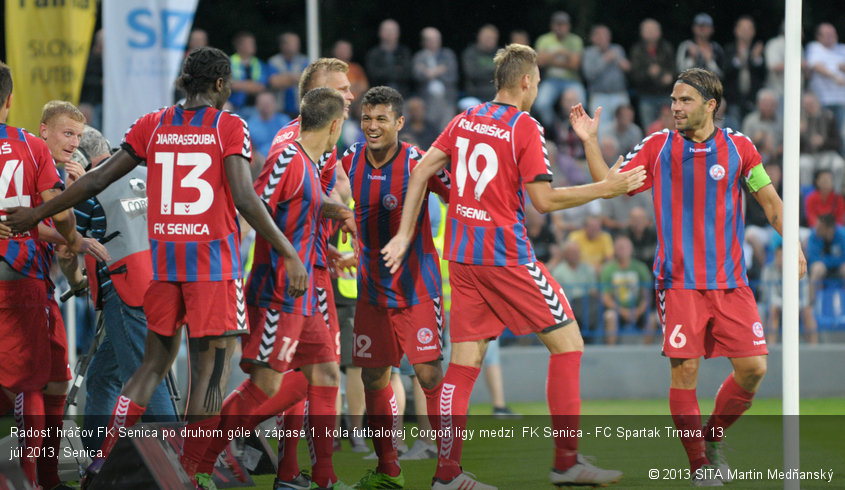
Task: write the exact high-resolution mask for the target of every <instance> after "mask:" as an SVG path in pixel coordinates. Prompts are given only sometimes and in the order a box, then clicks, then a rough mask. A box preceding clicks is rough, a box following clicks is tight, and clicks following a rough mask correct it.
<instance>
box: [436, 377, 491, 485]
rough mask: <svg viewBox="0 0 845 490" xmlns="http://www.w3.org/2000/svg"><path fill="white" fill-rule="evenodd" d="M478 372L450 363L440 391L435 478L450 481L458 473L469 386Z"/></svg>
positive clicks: (473, 382) (470, 388)
mask: <svg viewBox="0 0 845 490" xmlns="http://www.w3.org/2000/svg"><path fill="white" fill-rule="evenodd" d="M480 372H481V369H479V368H476V367H471V366H462V365H460V364H454V363H450V364H449V368H448V369H447V370H446V376H445V377H444V378H443V387H442V388H441V390H440V414H441V416H440V424H441V430H442V431H443V434H444V436H443V438H442V439H441V440H440V455H439V457H438V458H437V471H436V472H435V473H434V477H435V478H438V479H440V480H441V481H450V480H452V479H454V478H455V477H457V476H458V475H460V474H461V450H462V449H463V446H464V440H463V438H462V437H459V436H461V435H463V434H464V430H465V429H466V426H467V409H468V408H469V395H470V394H471V393H472V386H473V385H474V384H475V379H476V378H478V373H480Z"/></svg>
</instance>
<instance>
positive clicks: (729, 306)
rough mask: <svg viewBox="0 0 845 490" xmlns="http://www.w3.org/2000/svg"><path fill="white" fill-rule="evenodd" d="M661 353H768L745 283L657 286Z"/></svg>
mask: <svg viewBox="0 0 845 490" xmlns="http://www.w3.org/2000/svg"><path fill="white" fill-rule="evenodd" d="M657 312H658V316H659V317H660V324H661V326H662V327H663V353H664V354H665V355H666V356H667V357H670V358H678V359H697V358H699V357H701V356H702V355H703V356H704V357H705V358H710V357H719V356H725V357H751V356H761V355H766V354H768V353H769V350H768V349H767V348H766V336H765V332H764V331H763V324H762V322H760V314H759V313H758V312H757V302H756V301H754V293H752V292H751V288H749V287H747V286H746V287H741V288H736V289H713V290H705V289H659V290H657Z"/></svg>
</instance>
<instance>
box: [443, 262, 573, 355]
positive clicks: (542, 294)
mask: <svg viewBox="0 0 845 490" xmlns="http://www.w3.org/2000/svg"><path fill="white" fill-rule="evenodd" d="M449 282H450V283H451V285H452V310H451V313H450V319H449V322H450V327H449V328H450V333H449V335H450V336H451V339H452V342H467V341H472V340H481V339H489V338H494V337H498V336H499V335H500V334H501V333H502V330H504V329H505V326H507V327H508V328H509V329H510V330H511V331H512V332H513V333H514V334H516V335H525V334H529V333H538V332H543V331H550V330H554V329H555V328H558V327H562V326H564V325H566V324H568V323H570V322H573V321H575V315H574V314H573V313H572V308H570V307H569V301H568V300H567V299H566V295H565V294H564V293H563V288H561V287H560V284H558V283H557V281H555V280H554V278H553V277H552V275H551V274H550V273H549V271H548V269H546V266H544V265H543V264H541V263H539V262H536V263H533V264H525V265H512V266H505V267H497V266H492V265H469V264H461V263H459V262H449Z"/></svg>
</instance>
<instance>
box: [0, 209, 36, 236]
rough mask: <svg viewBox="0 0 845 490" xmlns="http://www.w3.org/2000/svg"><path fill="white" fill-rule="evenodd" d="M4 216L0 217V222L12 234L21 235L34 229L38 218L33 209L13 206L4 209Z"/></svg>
mask: <svg viewBox="0 0 845 490" xmlns="http://www.w3.org/2000/svg"><path fill="white" fill-rule="evenodd" d="M3 211H5V212H6V214H5V215H3V216H0V222H2V223H3V224H5V225H6V226H7V227H8V228H9V229H10V230H11V231H12V233H15V234H17V233H23V232H26V231H29V230H31V229H33V228H35V227H36V226H37V225H38V221H39V220H38V217H37V216H36V215H35V209H33V208H24V207H18V206H15V207H13V208H6V209H4V210H3Z"/></svg>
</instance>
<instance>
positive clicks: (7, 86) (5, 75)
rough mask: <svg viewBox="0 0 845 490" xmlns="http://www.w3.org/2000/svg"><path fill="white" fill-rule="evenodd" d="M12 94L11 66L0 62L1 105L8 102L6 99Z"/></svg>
mask: <svg viewBox="0 0 845 490" xmlns="http://www.w3.org/2000/svg"><path fill="white" fill-rule="evenodd" d="M11 93H12V69H11V68H9V65H7V64H6V63H3V62H2V61H0V103H4V102H6V98H7V97H9V94H11Z"/></svg>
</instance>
